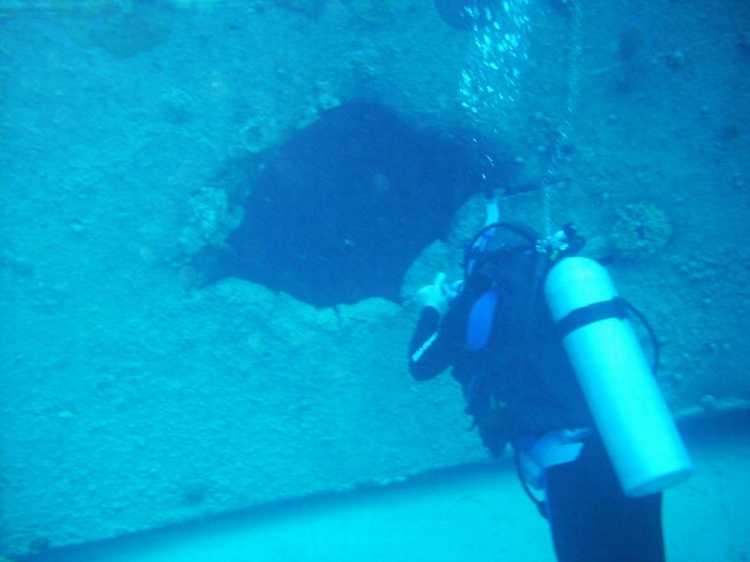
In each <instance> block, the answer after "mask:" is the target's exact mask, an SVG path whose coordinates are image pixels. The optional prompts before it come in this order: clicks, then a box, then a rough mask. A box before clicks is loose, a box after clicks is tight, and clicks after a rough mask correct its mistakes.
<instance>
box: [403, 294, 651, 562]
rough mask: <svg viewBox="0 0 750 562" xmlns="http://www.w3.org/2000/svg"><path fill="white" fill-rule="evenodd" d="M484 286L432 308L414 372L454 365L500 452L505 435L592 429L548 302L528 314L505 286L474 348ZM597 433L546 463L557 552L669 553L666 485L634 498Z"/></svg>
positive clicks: (608, 557)
mask: <svg viewBox="0 0 750 562" xmlns="http://www.w3.org/2000/svg"><path fill="white" fill-rule="evenodd" d="M479 292H481V290H480V291H479ZM477 295H478V292H477V291H473V292H472V291H466V290H465V291H464V292H463V293H461V294H460V295H459V296H458V297H457V298H456V299H455V300H454V301H453V302H452V303H451V307H450V308H449V310H448V312H447V313H446V314H445V317H444V318H442V321H441V318H440V314H439V313H438V311H437V310H436V309H434V308H432V307H425V309H424V310H423V311H422V315H421V317H420V319H419V322H418V324H417V327H416V330H415V332H414V335H413V337H412V341H411V345H410V349H409V367H410V371H411V374H412V376H413V377H414V378H415V379H417V380H428V379H431V378H433V377H435V376H437V375H439V374H440V373H441V372H443V371H444V370H445V369H447V368H448V367H452V368H453V369H452V375H453V377H454V378H455V379H456V380H457V381H458V382H459V383H461V385H462V387H463V389H464V396H465V397H466V399H467V404H468V405H467V413H469V414H471V415H472V416H473V418H474V421H475V424H476V425H477V428H478V429H479V432H480V435H481V438H482V442H483V444H484V445H485V446H486V447H487V448H488V449H489V450H490V452H491V453H492V454H493V455H494V456H498V455H499V454H500V452H501V451H502V449H503V448H504V446H505V443H506V442H511V443H513V445H514V447H515V448H518V447H519V443H520V442H521V441H522V440H524V439H526V440H528V438H529V437H532V438H538V437H541V436H542V435H543V434H545V433H546V432H549V431H554V430H561V429H577V428H593V420H592V418H591V415H590V413H589V410H588V407H587V405H586V402H585V400H584V397H583V395H582V393H581V390H580V388H579V386H578V383H577V381H576V379H575V374H574V373H573V370H572V367H571V366H570V364H569V362H568V359H567V356H566V354H565V350H564V348H563V346H562V344H561V342H560V341H559V339H558V338H557V337H556V335H555V332H554V330H553V328H552V320H551V318H550V317H549V313H548V312H547V309H546V306H545V305H544V303H543V302H541V303H537V306H536V307H535V311H534V314H533V316H532V318H531V319H530V320H528V321H526V320H524V319H523V318H526V317H527V316H528V313H527V312H526V311H527V310H528V309H529V306H528V300H526V299H519V298H517V299H515V300H516V301H519V300H520V301H522V302H521V304H519V303H518V302H517V303H513V300H514V299H512V298H507V297H508V296H509V295H508V291H505V293H504V296H505V297H506V298H504V299H502V300H501V301H499V304H498V306H497V308H496V310H495V312H494V318H493V321H492V329H491V332H490V334H489V340H488V342H487V344H486V346H485V347H484V348H483V349H481V350H479V351H469V350H468V349H467V326H468V322H469V317H470V314H471V312H470V311H471V310H472V306H473V305H474V303H475V302H476V299H477ZM510 296H511V297H512V295H510ZM517 296H518V295H517ZM539 300H541V299H539ZM519 318H522V319H521V320H518V319H519ZM524 325H528V326H529V328H521V326H524ZM523 349H526V350H527V352H526V353H523V352H522V350H523ZM590 435H591V436H590V437H589V438H588V439H586V440H585V443H584V447H583V452H582V453H581V454H580V456H579V457H578V458H577V459H576V460H575V461H573V462H569V463H566V464H560V465H557V466H552V467H549V468H548V469H546V471H545V478H544V488H545V493H546V498H547V501H546V506H545V509H546V516H547V518H548V520H549V521H550V525H551V528H552V535H553V541H554V546H555V552H556V554H557V558H558V560H559V561H560V562H631V561H632V562H636V561H637V562H663V561H664V559H665V558H664V544H663V537H662V524H661V494H654V495H652V496H647V497H645V498H639V499H631V498H626V497H625V495H624V494H623V492H622V490H621V488H620V485H619V482H618V480H617V477H616V475H615V473H614V469H613V468H612V465H611V463H610V461H609V459H608V457H607V454H606V452H605V451H604V448H603V445H602V444H601V441H600V439H599V437H598V436H597V435H596V434H595V433H593V432H590Z"/></svg>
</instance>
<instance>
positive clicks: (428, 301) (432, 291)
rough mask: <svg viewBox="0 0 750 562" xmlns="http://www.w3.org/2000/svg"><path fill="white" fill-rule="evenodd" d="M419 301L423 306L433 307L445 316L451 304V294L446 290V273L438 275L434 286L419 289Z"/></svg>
mask: <svg viewBox="0 0 750 562" xmlns="http://www.w3.org/2000/svg"><path fill="white" fill-rule="evenodd" d="M417 299H418V300H419V302H420V303H421V304H422V306H431V307H432V308H434V309H435V310H437V311H438V312H439V313H440V314H445V311H446V310H448V302H449V294H448V292H447V291H446V290H445V273H438V274H437V275H436V276H435V281H434V283H433V284H432V285H425V286H424V287H422V288H421V289H419V291H417Z"/></svg>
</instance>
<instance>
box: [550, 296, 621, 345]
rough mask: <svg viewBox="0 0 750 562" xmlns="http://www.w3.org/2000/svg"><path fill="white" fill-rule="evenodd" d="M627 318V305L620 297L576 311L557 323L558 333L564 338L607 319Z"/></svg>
mask: <svg viewBox="0 0 750 562" xmlns="http://www.w3.org/2000/svg"><path fill="white" fill-rule="evenodd" d="M627 317H628V306H627V303H626V302H625V300H624V299H621V298H620V297H614V298H612V299H611V300H608V301H602V302H595V303H594V304H590V305H588V306H582V307H581V308H577V309H575V310H574V311H572V312H571V313H570V314H568V315H567V316H565V317H564V318H561V319H560V320H559V321H558V322H557V332H558V334H559V336H560V338H564V337H565V336H567V335H568V334H569V333H570V332H572V331H573V330H577V329H578V328H580V327H582V326H585V325H587V324H593V323H594V322H598V321H599V320H605V319H607V318H622V319H625V318H627Z"/></svg>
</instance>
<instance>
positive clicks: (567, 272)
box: [409, 196, 692, 562]
mask: <svg viewBox="0 0 750 562" xmlns="http://www.w3.org/2000/svg"><path fill="white" fill-rule="evenodd" d="M487 211H488V213H487V221H486V223H485V227H484V228H483V229H482V230H481V231H480V232H479V233H478V234H477V235H476V237H475V238H474V239H473V241H472V242H471V243H470V244H469V246H468V249H467V251H466V255H465V259H464V279H463V281H462V282H458V283H447V282H446V280H445V276H444V275H443V274H438V276H437V277H436V279H435V282H434V283H433V284H432V285H428V286H426V287H423V288H422V289H420V290H419V292H418V294H417V298H418V300H419V301H420V302H421V304H422V305H423V306H424V308H423V309H422V312H421V316H420V318H419V321H418V323H417V326H416V329H415V332H414V334H413V337H412V340H411V343H410V347H409V368H410V372H411V374H412V376H413V378H414V379H416V380H418V381H425V380H429V379H432V378H434V377H436V376H437V375H439V374H440V373H442V372H443V371H445V370H446V369H448V368H452V376H453V378H454V379H455V380H456V381H457V382H459V383H460V384H461V387H462V389H463V394H464V398H465V400H466V413H467V414H469V415H470V416H471V418H472V420H473V424H472V427H473V428H476V429H477V430H478V433H479V436H480V438H481V441H482V444H483V445H484V446H485V447H486V448H487V449H488V450H489V452H490V453H491V455H492V456H493V457H495V458H497V457H499V456H500V455H501V454H502V452H503V450H504V449H505V447H506V445H508V444H510V446H511V447H512V450H513V452H514V456H515V460H516V467H517V468H518V472H519V477H520V480H521V482H522V485H523V487H524V489H525V491H526V493H527V494H528V495H529V497H530V498H531V499H532V500H533V501H534V502H535V504H536V505H537V507H538V509H539V511H540V514H541V515H542V516H543V517H545V518H546V519H547V520H548V521H549V523H550V527H551V531H552V539H553V544H554V549H555V553H556V555H557V559H558V560H559V561H560V562H605V561H606V562H629V561H632V562H662V561H664V560H665V551H664V540H663V535H662V522H661V502H662V491H663V490H664V489H666V488H667V487H669V486H672V485H674V484H676V483H678V482H680V481H682V480H683V479H685V478H687V476H688V475H689V474H690V472H691V470H692V467H691V463H690V460H689V458H688V456H687V453H686V451H685V449H684V446H683V444H682V440H681V438H680V436H679V434H678V432H677V429H676V427H675V424H674V422H673V420H672V418H671V416H670V414H669V411H668V409H667V407H666V405H665V403H664V400H663V398H662V397H661V394H660V393H659V390H658V387H657V385H656V382H655V380H654V376H653V372H652V370H651V366H650V365H649V364H648V361H647V360H646V359H645V357H644V355H643V352H642V350H641V348H640V344H639V342H638V340H637V338H636V337H635V335H634V333H633V330H632V328H631V326H630V323H629V321H628V320H627V317H628V311H629V310H630V307H629V305H628V303H626V302H625V301H624V300H623V299H622V298H620V297H619V296H617V294H616V292H615V290H614V288H613V286H612V283H611V280H610V278H609V276H608V274H607V273H606V270H605V269H604V268H603V267H602V266H601V265H600V264H598V263H597V262H595V261H594V260H590V259H587V258H582V257H575V256H574V254H575V253H576V252H577V251H578V250H579V249H580V248H581V247H582V246H583V243H584V240H583V238H582V237H580V236H579V235H578V234H577V232H576V230H575V227H574V226H573V225H566V226H565V227H564V228H563V229H562V230H560V231H559V232H558V233H556V234H555V235H553V236H551V237H549V238H546V239H542V238H541V237H539V236H538V235H537V233H536V232H534V231H533V230H532V229H531V228H529V227H528V226H526V225H524V224H522V223H515V222H498V220H497V219H498V212H497V200H496V199H495V198H494V197H491V196H490V197H488V201H487ZM639 317H640V316H639ZM649 331H650V329H649ZM655 349H656V348H655Z"/></svg>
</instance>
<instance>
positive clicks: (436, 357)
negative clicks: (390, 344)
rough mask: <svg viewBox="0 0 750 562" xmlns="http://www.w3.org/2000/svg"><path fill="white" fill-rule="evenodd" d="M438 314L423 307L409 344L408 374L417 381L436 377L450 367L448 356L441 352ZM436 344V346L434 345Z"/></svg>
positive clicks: (427, 307) (442, 346) (428, 307)
mask: <svg viewBox="0 0 750 562" xmlns="http://www.w3.org/2000/svg"><path fill="white" fill-rule="evenodd" d="M439 326H440V313H439V312H438V311H437V310H436V309H435V308H433V307H432V306H425V307H424V308H423V309H422V314H421V316H420V317H419V322H417V327H416V329H415V330H414V335H413V336H412V338H411V343H410V344H409V372H410V373H411V376H412V377H414V378H415V379H416V380H418V381H423V380H428V379H431V378H433V377H436V376H437V375H439V374H440V373H442V372H443V371H444V370H445V369H447V368H448V367H449V366H450V363H451V357H450V354H448V353H445V350H443V351H441V348H445V346H444V345H440V343H441V340H442V338H441V337H440V330H439ZM436 344H437V345H436Z"/></svg>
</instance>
